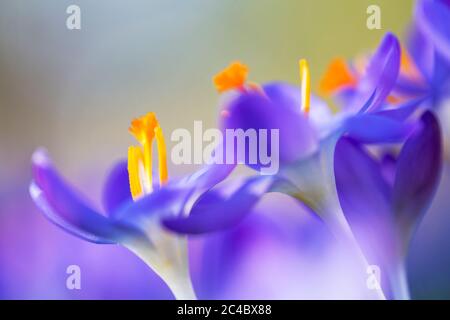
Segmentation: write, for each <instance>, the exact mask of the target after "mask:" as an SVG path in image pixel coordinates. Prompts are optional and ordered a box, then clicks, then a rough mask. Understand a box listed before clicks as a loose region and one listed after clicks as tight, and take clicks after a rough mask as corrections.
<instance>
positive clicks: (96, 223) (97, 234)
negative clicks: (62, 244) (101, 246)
mask: <svg viewBox="0 0 450 320" xmlns="http://www.w3.org/2000/svg"><path fill="white" fill-rule="evenodd" d="M32 167H33V178H34V181H33V183H32V184H31V186H30V193H31V196H32V198H33V200H34V202H35V203H36V205H37V206H38V207H39V208H40V209H41V210H42V212H43V213H44V215H45V216H46V217H47V218H48V219H49V220H50V221H51V222H53V223H55V224H56V225H58V226H59V227H61V228H62V229H64V230H66V231H68V232H69V233H71V234H73V235H76V236H78V237H80V238H82V239H84V240H87V241H90V242H95V243H116V242H119V241H121V239H122V238H123V237H126V236H129V235H134V234H136V231H135V230H134V229H131V228H129V227H127V226H124V225H121V224H114V223H113V222H112V221H111V220H109V219H108V218H106V217H104V216H103V215H101V214H99V213H98V212H96V211H95V210H94V209H92V208H91V207H90V206H89V205H88V204H87V202H86V201H84V200H83V199H82V198H81V197H80V196H79V195H78V194H77V193H76V192H75V191H74V190H72V189H71V187H69V185H68V184H67V183H66V182H65V181H64V180H63V179H62V178H61V176H60V175H59V174H58V172H57V171H56V170H55V169H54V167H53V165H52V162H51V160H50V159H49V157H48V156H47V154H46V152H45V151H43V150H38V151H36V152H35V153H34V154H33V159H32Z"/></svg>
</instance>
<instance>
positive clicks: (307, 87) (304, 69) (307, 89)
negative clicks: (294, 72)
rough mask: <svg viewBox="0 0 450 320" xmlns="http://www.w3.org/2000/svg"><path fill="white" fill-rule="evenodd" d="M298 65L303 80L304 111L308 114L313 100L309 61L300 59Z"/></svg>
mask: <svg viewBox="0 0 450 320" xmlns="http://www.w3.org/2000/svg"><path fill="white" fill-rule="evenodd" d="M298 66H299V72H300V81H301V97H302V101H301V103H302V111H303V112H304V113H306V114H308V113H309V104H310V100H311V76H310V74H309V67H308V62H307V61H306V60H305V59H300V60H299V62H298Z"/></svg>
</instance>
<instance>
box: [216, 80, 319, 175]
mask: <svg viewBox="0 0 450 320" xmlns="http://www.w3.org/2000/svg"><path fill="white" fill-rule="evenodd" d="M285 86H287V85H285V84H270V85H267V86H265V87H264V90H266V88H267V92H268V94H267V95H263V94H261V93H259V92H250V93H245V94H242V95H240V96H238V97H237V98H236V99H235V100H234V101H232V102H231V103H230V104H228V106H227V108H226V111H227V115H226V116H225V117H223V118H222V119H221V121H222V128H223V129H242V130H244V131H246V130H248V129H254V130H257V132H259V130H260V129H266V130H268V132H267V136H268V144H267V150H269V151H270V150H273V149H272V145H273V143H272V141H271V139H270V136H271V130H272V129H277V130H279V156H280V157H279V158H280V159H279V160H280V163H289V162H293V161H295V160H298V159H300V158H302V157H304V156H306V155H309V154H311V153H312V152H313V151H315V150H316V148H317V143H318V138H317V134H316V132H315V131H314V129H313V127H312V126H311V124H310V123H309V121H308V119H307V118H306V117H305V116H304V115H303V114H302V113H301V112H300V104H299V105H298V106H296V105H295V104H294V103H295V99H293V98H292V96H291V93H292V91H291V90H289V88H288V87H285ZM271 96H273V97H274V98H273V100H272V97H271ZM260 142H261V141H260ZM259 147H260V143H259V144H258V148H257V155H258V154H259V152H260V148H259ZM234 152H235V154H236V148H235V150H234ZM245 156H246V164H249V165H251V166H252V167H253V168H255V169H257V170H259V169H260V168H261V167H263V166H264V164H262V163H261V162H260V161H259V160H260V159H259V157H258V159H257V160H258V161H256V164H252V163H250V161H249V150H248V148H247V149H246V154H245ZM253 156H255V155H253Z"/></svg>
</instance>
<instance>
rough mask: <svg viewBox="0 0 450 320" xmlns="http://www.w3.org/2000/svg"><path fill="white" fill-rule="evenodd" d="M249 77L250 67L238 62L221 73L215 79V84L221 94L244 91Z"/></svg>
mask: <svg viewBox="0 0 450 320" xmlns="http://www.w3.org/2000/svg"><path fill="white" fill-rule="evenodd" d="M247 76H248V67H247V66H246V65H244V64H242V63H241V62H239V61H237V62H233V63H232V64H230V65H229V66H228V67H226V68H225V69H224V70H223V71H221V72H219V73H218V74H217V75H216V76H215V77H214V78H213V82H214V84H215V86H216V89H217V91H218V92H219V93H222V92H225V91H228V90H233V89H239V90H243V88H244V84H245V81H246V80H247Z"/></svg>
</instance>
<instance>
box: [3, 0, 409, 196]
mask: <svg viewBox="0 0 450 320" xmlns="http://www.w3.org/2000/svg"><path fill="white" fill-rule="evenodd" d="M71 4H77V5H79V6H80V7H81V25H82V29H81V30H79V31H70V30H68V29H67V28H66V18H67V16H68V15H67V14H66V8H67V7H68V6H69V5H71ZM371 4H377V5H379V6H380V7H381V19H382V30H373V31H371V30H368V29H367V27H366V19H367V16H368V15H367V13H366V9H367V7H368V6H369V5H371ZM412 7H413V1H411V0H396V1H392V0H384V1H381V0H379V1H373V0H370V1H368V0H367V1H366V0H343V1H335V0H314V1H306V0H304V1H300V0H292V1H279V0H252V1H250V0H243V1H231V0H230V1H207V0H193V1H167V0H164V1H163V0H161V1H137V0H134V1H120V0H108V1H106V0H96V1H92V0H80V1H54V0H40V1H37V0H34V1H29V0H26V1H25V0H2V1H1V2H0V164H1V165H0V179H1V181H0V195H2V196H6V195H7V194H8V193H10V192H15V191H17V190H19V191H20V192H22V191H26V188H27V185H28V183H29V179H30V173H29V171H30V169H29V167H30V156H31V154H32V152H33V150H34V149H35V148H36V147H38V146H45V147H46V148H47V149H48V150H49V151H50V154H51V155H52V157H53V158H54V159H55V161H56V163H57V165H58V167H60V168H61V169H62V171H63V172H64V174H65V175H66V176H67V177H68V178H69V179H70V180H71V181H73V182H74V183H75V184H78V185H79V186H80V187H83V185H86V184H88V185H89V186H90V190H94V191H93V192H92V194H90V195H89V196H90V198H92V199H98V195H99V193H100V188H101V184H102V177H103V176H104V174H105V173H106V171H107V170H108V168H109V166H110V165H111V164H112V163H113V162H114V161H115V160H116V159H118V158H121V157H124V156H125V155H126V151H127V147H128V145H130V144H131V143H135V142H134V140H133V138H132V137H131V135H129V134H128V132H127V128H128V125H129V122H130V120H131V119H132V118H133V117H136V116H140V115H142V114H145V113H146V112H148V111H155V112H156V113H157V115H158V117H159V120H160V122H161V125H162V127H163V130H164V131H165V133H166V139H167V140H169V136H170V132H171V131H172V130H173V129H175V128H187V129H191V128H192V127H193V121H194V120H203V121H204V127H205V128H207V127H214V126H215V123H216V114H217V101H218V95H217V93H216V92H215V89H214V87H213V85H212V82H211V77H212V76H213V75H214V74H215V73H216V72H217V71H219V70H221V69H222V68H223V67H225V66H226V65H228V63H229V62H230V61H233V60H241V61H243V62H244V63H246V64H248V65H249V66H250V69H251V74H250V78H251V80H254V81H257V82H265V81H271V80H285V81H289V82H293V83H295V82H298V79H297V60H298V59H299V58H301V57H304V58H307V59H308V60H309V62H310V66H311V69H312V77H313V81H314V83H315V84H317V81H318V79H319V78H320V76H321V74H322V72H323V71H324V70H325V68H326V66H327V63H328V61H329V60H330V59H331V58H333V57H335V56H342V57H345V58H351V57H353V56H355V55H356V54H358V53H361V52H366V50H369V49H372V48H374V47H375V46H376V45H377V43H378V42H379V41H380V39H381V37H382V35H383V34H384V33H385V32H387V31H393V32H395V33H397V34H398V35H400V36H401V35H402V33H403V30H404V29H405V26H407V24H408V22H409V20H410V17H411V12H412ZM168 144H169V146H170V145H171V144H170V142H169V143H168ZM186 170H189V169H188V168H181V167H177V168H173V167H172V168H171V174H172V175H176V174H178V173H180V172H185V171H186ZM14 190H15V191H14Z"/></svg>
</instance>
